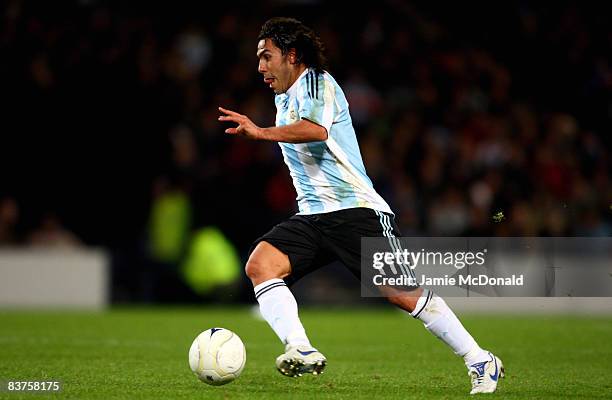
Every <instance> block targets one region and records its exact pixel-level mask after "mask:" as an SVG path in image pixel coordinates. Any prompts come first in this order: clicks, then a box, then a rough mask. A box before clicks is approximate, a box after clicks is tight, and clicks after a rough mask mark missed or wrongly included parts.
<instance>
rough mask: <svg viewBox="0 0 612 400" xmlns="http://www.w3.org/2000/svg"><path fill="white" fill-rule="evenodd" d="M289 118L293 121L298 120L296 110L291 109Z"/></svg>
mask: <svg viewBox="0 0 612 400" xmlns="http://www.w3.org/2000/svg"><path fill="white" fill-rule="evenodd" d="M289 119H290V120H291V121H295V120H297V114H296V113H295V110H291V111H289Z"/></svg>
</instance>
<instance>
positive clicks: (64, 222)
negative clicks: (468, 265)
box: [0, 0, 612, 301]
mask: <svg viewBox="0 0 612 400" xmlns="http://www.w3.org/2000/svg"><path fill="white" fill-rule="evenodd" d="M255 3H256V2H244V3H240V2H238V3H230V2H228V4H223V7H220V6H213V5H212V3H208V2H198V3H195V2H188V3H182V2H181V3H175V2H172V3H171V2H163V3H158V2H144V1H130V2H120V1H99V0H80V1H63V2H43V1H41V2H37V1H31V2H28V1H19V0H6V1H3V2H0V101H1V104H2V106H1V108H0V110H1V113H0V115H1V119H0V154H1V155H0V180H1V181H0V182H1V184H0V245H16V246H26V245H39V246H61V247H76V246H100V247H104V248H106V249H108V250H109V251H110V254H111V255H112V264H113V288H114V294H113V296H114V299H115V300H117V301H122V300H145V301H157V300H160V301H165V300H173V299H177V298H180V299H181V300H194V299H199V298H201V297H202V296H204V297H208V298H215V299H219V298H226V297H227V296H230V297H231V296H235V297H233V298H248V294H245V293H247V292H249V290H247V289H245V288H247V287H248V284H246V283H245V282H244V278H242V277H241V276H242V273H241V272H240V270H239V268H240V266H241V265H242V264H243V263H244V261H245V260H246V256H247V252H248V249H249V246H250V243H251V242H252V241H253V240H254V239H255V238H257V237H258V236H260V235H262V234H263V233H265V232H266V231H267V230H268V229H270V228H271V227H272V226H273V225H274V224H275V223H278V222H280V221H281V220H283V219H284V218H286V217H288V216H290V215H292V214H293V213H294V212H296V203H295V192H294V189H293V187H292V184H291V180H290V177H289V175H288V172H287V169H286V167H285V165H284V163H283V161H282V155H281V152H280V148H279V147H278V146H277V145H276V144H273V143H264V142H254V141H249V140H245V139H243V138H236V137H228V136H227V135H225V134H224V133H223V130H224V128H225V126H223V125H222V124H220V123H219V122H218V121H217V116H218V112H217V106H224V107H226V108H230V109H233V110H236V111H239V112H241V113H243V114H246V115H248V116H250V117H251V118H252V119H253V120H254V121H255V122H256V123H258V124H261V125H273V123H274V116H275V108H274V101H273V93H272V92H271V91H270V89H269V88H267V87H266V85H265V84H264V83H263V81H262V78H261V76H260V75H259V74H258V73H257V58H256V56H255V50H256V38H257V34H258V32H259V29H260V27H261V25H262V24H263V22H264V21H265V20H266V19H268V18H270V17H273V16H281V15H282V16H292V17H296V18H298V19H300V20H302V21H303V22H305V23H306V24H307V25H309V26H311V27H313V28H314V29H315V30H316V31H317V32H318V33H319V35H320V36H321V38H322V39H323V42H324V43H325V45H326V47H327V53H326V54H327V57H328V60H329V71H330V72H331V73H332V75H334V77H335V78H336V79H337V80H338V82H339V83H340V85H341V87H342V88H343V89H344V91H345V93H346V95H347V98H348V100H349V104H350V107H351V108H350V110H351V115H352V118H353V122H354V125H355V128H356V131H357V135H358V139H359V141H360V144H361V150H362V155H363V157H364V161H365V164H366V168H367V171H368V173H369V175H370V177H371V178H372V179H373V181H374V184H375V188H376V189H377V190H378V191H379V192H380V193H381V194H382V195H383V197H384V198H385V199H387V201H388V202H389V203H390V205H391V207H392V208H393V210H394V211H395V212H396V214H397V222H398V224H399V226H400V228H401V229H402V232H403V234H404V235H406V236H409V235H423V236H427V235H429V236H438V235H450V236H461V235H471V236H492V235H496V236H524V235H532V236H536V235H543V236H547V235H550V236H609V235H610V234H611V233H612V182H611V179H610V175H611V174H610V171H611V159H610V158H611V154H612V152H611V151H610V149H611V148H612V146H611V144H612V143H611V142H612V134H611V133H612V96H611V94H612V64H611V58H610V55H611V54H612V30H611V29H610V26H612V24H611V21H610V16H609V13H607V12H606V11H605V10H604V9H603V8H604V5H603V4H602V5H598V4H597V3H595V2H572V3H568V2H554V3H549V2H544V3H541V4H531V2H522V1H510V2H503V3H498V2H487V3H481V2H474V3H472V2H469V4H466V3H465V2H460V3H453V4H447V3H446V2H441V1H433V2H426V3H427V4H423V3H424V2H418V3H408V2H402V1H379V2H377V3H376V5H375V6H374V5H372V4H369V3H368V4H365V5H357V4H352V5H350V8H351V13H350V16H349V14H348V11H347V7H348V3H346V4H344V3H341V2H338V3H329V4H328V3H325V2H321V1H316V0H306V1H264V2H257V3H256V4H255ZM600 7H601V9H600ZM219 266H223V267H219ZM211 277H214V279H213V278H211ZM228 293H229V294H228Z"/></svg>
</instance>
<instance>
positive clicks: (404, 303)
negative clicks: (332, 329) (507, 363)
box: [384, 288, 505, 394]
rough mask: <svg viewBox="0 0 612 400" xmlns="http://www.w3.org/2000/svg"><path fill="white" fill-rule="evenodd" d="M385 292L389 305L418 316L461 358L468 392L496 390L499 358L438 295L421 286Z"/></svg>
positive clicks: (501, 374)
mask: <svg viewBox="0 0 612 400" xmlns="http://www.w3.org/2000/svg"><path fill="white" fill-rule="evenodd" d="M384 293H385V295H386V296H387V299H388V300H389V301H390V302H391V303H392V304H395V305H396V306H398V307H399V308H401V309H403V310H406V311H408V312H409V313H410V314H411V315H412V316H413V317H414V318H416V319H419V320H420V321H421V322H423V324H424V325H425V328H426V329H427V330H428V331H430V332H431V333H433V334H434V335H435V336H436V337H438V338H439V339H440V340H442V341H443V342H444V343H446V344H447V345H448V346H449V347H450V348H451V349H452V350H453V351H454V352H455V354H457V355H458V356H461V357H463V360H464V361H465V365H466V367H467V368H468V375H469V376H470V378H471V379H472V391H471V392H470V394H476V393H491V392H494V391H495V390H496V389H497V382H498V379H499V378H500V377H502V378H503V377H504V375H505V371H504V366H503V364H502V362H501V360H500V359H499V358H498V357H496V356H495V355H493V354H492V353H490V352H488V351H486V350H483V349H481V348H480V346H478V344H477V343H476V341H475V340H474V338H473V337H472V336H471V335H470V334H469V332H468V331H467V330H466V329H465V328H464V327H463V325H462V324H461V322H460V321H459V319H458V318H457V316H456V315H455V313H453V311H452V310H451V309H450V308H449V307H448V305H447V304H446V302H445V301H444V300H443V299H442V298H441V297H439V296H437V295H435V294H434V293H433V292H432V291H430V290H427V289H422V288H418V289H415V290H414V291H411V292H399V291H396V290H394V289H390V288H385V289H384Z"/></svg>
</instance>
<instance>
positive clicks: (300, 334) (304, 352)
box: [246, 241, 327, 377]
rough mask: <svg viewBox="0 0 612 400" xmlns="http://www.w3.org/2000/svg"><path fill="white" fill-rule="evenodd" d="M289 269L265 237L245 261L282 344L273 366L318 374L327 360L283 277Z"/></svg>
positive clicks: (285, 259) (289, 371)
mask: <svg viewBox="0 0 612 400" xmlns="http://www.w3.org/2000/svg"><path fill="white" fill-rule="evenodd" d="M290 273H291V263H290V262H289V257H287V255H286V254H284V253H283V252H281V251H280V250H278V249H277V248H276V247H274V246H272V245H271V244H270V243H268V242H265V241H262V242H260V243H259V244H258V245H257V246H256V247H255V250H253V252H252V253H251V256H250V257H249V260H248V262H247V264H246V274H247V276H248V277H249V278H250V279H251V282H252V283H253V287H254V290H255V297H256V299H257V301H258V302H259V309H260V311H261V315H262V316H263V317H264V319H265V320H266V321H267V322H268V324H269V325H270V327H271V328H272V329H273V330H274V332H275V333H276V334H277V336H278V337H279V339H280V340H281V341H282V342H283V343H284V344H285V353H284V354H281V355H280V356H279V357H278V358H277V359H276V367H277V368H278V370H279V371H280V372H281V373H282V374H283V375H286V376H293V377H298V376H301V375H302V374H305V373H311V374H314V375H318V374H320V373H322V372H323V369H324V368H325V365H326V363H327V360H326V359H325V356H323V354H321V353H320V352H319V351H318V350H317V349H315V348H314V347H312V345H311V344H310V341H309V340H308V337H307V336H306V331H305V330H304V327H303V326H302V322H301V321H300V318H299V315H298V307H297V302H296V301H295V297H294V296H293V294H292V293H291V291H290V290H289V288H288V287H287V285H286V284H285V282H284V281H283V278H285V277H287V276H288V275H289V274H290Z"/></svg>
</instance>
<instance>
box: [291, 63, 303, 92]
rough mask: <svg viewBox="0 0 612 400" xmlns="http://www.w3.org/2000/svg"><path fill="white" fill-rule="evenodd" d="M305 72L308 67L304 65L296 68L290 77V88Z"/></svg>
mask: <svg viewBox="0 0 612 400" xmlns="http://www.w3.org/2000/svg"><path fill="white" fill-rule="evenodd" d="M304 71H306V66H305V65H304V64H300V65H298V66H296V67H295V69H294V70H293V71H292V73H291V75H290V78H291V79H290V83H289V87H291V86H293V84H294V83H295V81H297V80H298V78H299V77H300V75H302V73H303V72H304Z"/></svg>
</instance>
